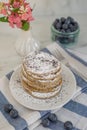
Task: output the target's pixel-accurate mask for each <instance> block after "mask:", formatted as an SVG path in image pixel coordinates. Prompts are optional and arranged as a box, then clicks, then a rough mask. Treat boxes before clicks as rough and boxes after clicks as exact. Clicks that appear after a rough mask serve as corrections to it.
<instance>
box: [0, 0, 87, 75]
mask: <svg viewBox="0 0 87 130" xmlns="http://www.w3.org/2000/svg"><path fill="white" fill-rule="evenodd" d="M1 1H8V0H1ZM27 1H28V2H30V5H31V7H32V8H34V10H33V16H34V21H33V22H31V31H32V35H33V36H34V37H35V38H36V39H37V40H39V41H40V43H41V48H43V47H45V46H46V45H49V44H50V43H52V40H51V30H50V27H51V25H52V23H53V21H54V20H55V19H56V18H60V17H67V16H71V17H73V18H74V19H75V20H76V21H78V23H79V25H80V37H79V41H78V44H77V47H78V45H79V46H82V45H87V0H27ZM18 35H19V32H18V29H16V28H14V29H13V28H11V27H9V25H8V23H6V24H4V23H0V48H1V49H0V72H1V76H2V74H3V75H4V74H5V73H6V72H8V71H10V70H11V68H13V67H14V66H16V65H17V64H18V63H19V59H18V60H17V54H16V52H15V48H14V45H15V41H16V39H17V37H18ZM7 47H8V48H9V49H10V51H8V50H7ZM11 56H12V57H13V61H12V58H10V57H11ZM4 59H5V60H4ZM5 67H6V69H5Z"/></svg>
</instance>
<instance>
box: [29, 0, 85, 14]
mask: <svg viewBox="0 0 87 130" xmlns="http://www.w3.org/2000/svg"><path fill="white" fill-rule="evenodd" d="M28 1H29V2H30V4H31V6H33V5H34V4H36V7H35V10H34V14H35V15H36V16H38V15H57V14H72V13H75V14H77V13H80V14H82V13H87V0H28Z"/></svg>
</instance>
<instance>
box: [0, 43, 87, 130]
mask: <svg viewBox="0 0 87 130" xmlns="http://www.w3.org/2000/svg"><path fill="white" fill-rule="evenodd" d="M52 46H53V47H58V48H59V46H58V45H57V44H56V43H55V44H53V45H51V46H48V47H47V48H45V49H43V51H46V52H48V53H52V54H53V55H54V53H55V52H54V53H53V50H52V49H51V48H52ZM51 50H52V51H51ZM64 51H65V50H64ZM66 53H67V52H66ZM67 54H68V55H70V54H69V53H67ZM72 58H73V59H75V60H76V61H78V62H80V64H81V65H82V66H84V67H85V68H87V63H86V62H85V64H84V62H83V61H82V60H81V61H80V59H79V58H78V59H77V58H76V57H75V56H72ZM71 69H72V71H73V73H74V75H75V77H76V82H77V86H79V88H80V89H79V91H78V94H77V93H76V94H77V96H75V97H74V98H73V99H72V100H71V101H70V102H69V103H67V104H66V105H64V107H62V108H61V109H60V110H53V111H51V112H55V113H56V114H57V116H58V119H59V122H58V123H57V124H51V125H50V128H47V130H50V129H51V130H64V127H63V122H65V121H67V120H69V121H72V123H73V124H74V127H75V128H74V130H87V125H86V122H87V82H86V81H85V80H84V79H83V78H82V77H81V76H79V75H78V74H79V73H78V74H77V73H75V72H74V70H73V67H71ZM74 69H76V68H74ZM82 69H83V68H82ZM12 73H13V71H12V72H10V73H8V74H7V75H6V76H4V77H3V78H2V79H0V130H32V129H34V130H44V129H45V130H46V128H44V127H43V126H42V125H39V124H40V122H41V119H42V117H43V116H44V115H46V114H48V113H49V111H34V110H30V109H27V108H25V107H23V106H22V105H20V104H19V103H18V102H16V101H15V99H14V98H13V97H12V95H11V93H10V90H9V80H10V77H11V75H12ZM6 103H11V104H12V105H13V106H14V108H15V109H17V110H18V112H19V117H18V118H17V119H12V118H11V117H10V116H9V114H7V113H5V112H4V110H3V106H4V104H6ZM38 125H39V126H38ZM36 126H38V127H36Z"/></svg>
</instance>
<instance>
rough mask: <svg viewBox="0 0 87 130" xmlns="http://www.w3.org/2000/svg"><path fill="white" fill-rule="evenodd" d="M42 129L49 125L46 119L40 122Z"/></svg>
mask: <svg viewBox="0 0 87 130" xmlns="http://www.w3.org/2000/svg"><path fill="white" fill-rule="evenodd" d="M41 124H42V125H43V126H44V127H48V126H49V125H50V121H49V120H48V119H47V118H46V119H43V120H42V123H41Z"/></svg>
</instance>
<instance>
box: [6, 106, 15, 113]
mask: <svg viewBox="0 0 87 130" xmlns="http://www.w3.org/2000/svg"><path fill="white" fill-rule="evenodd" d="M12 109H13V105H11V104H6V105H5V106H4V111H5V112H7V113H9V112H10V111H11V110H12Z"/></svg>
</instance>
